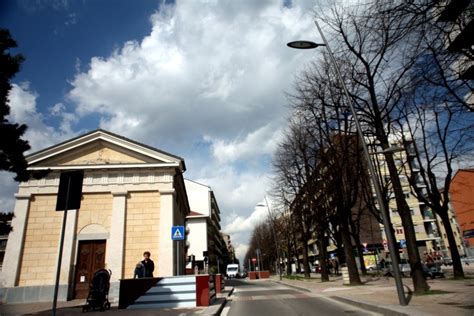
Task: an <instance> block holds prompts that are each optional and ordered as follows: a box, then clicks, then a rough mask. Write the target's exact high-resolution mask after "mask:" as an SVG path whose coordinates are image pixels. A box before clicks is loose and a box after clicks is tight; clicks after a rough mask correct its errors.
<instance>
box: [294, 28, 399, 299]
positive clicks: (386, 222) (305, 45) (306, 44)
mask: <svg viewBox="0 0 474 316" xmlns="http://www.w3.org/2000/svg"><path fill="white" fill-rule="evenodd" d="M314 24H315V25H316V28H317V29H318V32H319V34H320V35H321V38H322V39H323V42H324V44H318V43H314V42H311V41H294V42H290V43H288V44H287V45H288V47H291V48H297V49H312V48H316V47H319V46H326V49H327V51H328V54H329V57H330V59H331V63H332V66H333V68H334V72H335V73H336V77H337V79H338V80H339V82H340V84H341V86H342V89H343V90H344V94H345V96H346V98H347V100H348V103H349V108H350V110H351V112H352V116H353V117H354V122H355V125H356V128H357V133H358V134H359V137H360V141H361V145H362V149H363V151H364V156H365V159H366V160H367V165H368V167H369V172H370V178H371V180H372V182H373V186H374V188H375V194H376V196H377V202H378V204H379V207H380V212H381V215H382V220H383V226H384V229H385V235H386V236H387V239H388V246H389V250H390V258H391V260H392V265H393V274H394V278H395V283H396V286H397V292H398V300H399V302H400V305H402V306H405V305H407V301H406V297H405V293H404V290H403V283H402V278H401V274H400V270H399V266H398V257H397V256H396V251H398V250H397V249H396V248H395V240H394V239H393V236H392V234H390V232H389V229H390V228H389V227H390V215H389V214H388V212H387V209H386V208H385V204H384V200H383V196H382V190H381V188H380V183H379V182H378V179H377V178H376V176H375V175H376V173H375V168H374V165H373V164H372V160H371V159H370V155H369V150H368V148H367V144H366V142H365V138H364V134H363V132H362V128H361V126H360V122H359V118H358V117H357V112H356V111H355V109H354V106H353V105H352V98H351V96H350V95H349V92H348V90H347V87H346V84H345V83H344V80H343V79H342V76H341V73H340V71H339V66H338V64H337V62H336V59H335V58H334V55H333V53H332V51H331V48H330V47H329V44H328V42H327V41H326V37H324V34H323V31H322V30H321V28H320V26H319V24H318V21H317V20H316V19H315V20H314Z"/></svg>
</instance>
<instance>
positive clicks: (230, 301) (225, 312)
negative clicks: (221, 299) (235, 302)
mask: <svg viewBox="0 0 474 316" xmlns="http://www.w3.org/2000/svg"><path fill="white" fill-rule="evenodd" d="M231 305H232V300H228V301H227V303H226V304H225V306H224V308H223V309H222V312H221V315H222V316H227V314H228V313H229V310H230V306H231Z"/></svg>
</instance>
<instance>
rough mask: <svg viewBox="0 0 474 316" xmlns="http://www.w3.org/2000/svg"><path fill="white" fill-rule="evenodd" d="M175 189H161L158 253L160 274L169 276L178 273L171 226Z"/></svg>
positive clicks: (160, 275)
mask: <svg viewBox="0 0 474 316" xmlns="http://www.w3.org/2000/svg"><path fill="white" fill-rule="evenodd" d="M174 197H175V190H174V189H168V190H160V199H161V200H160V242H159V245H160V248H159V253H158V275H157V276H159V277H168V276H173V275H176V267H175V257H176V252H175V251H174V247H173V246H174V245H173V241H172V240H171V227H172V226H173V223H174V221H173V214H174V206H175V203H174Z"/></svg>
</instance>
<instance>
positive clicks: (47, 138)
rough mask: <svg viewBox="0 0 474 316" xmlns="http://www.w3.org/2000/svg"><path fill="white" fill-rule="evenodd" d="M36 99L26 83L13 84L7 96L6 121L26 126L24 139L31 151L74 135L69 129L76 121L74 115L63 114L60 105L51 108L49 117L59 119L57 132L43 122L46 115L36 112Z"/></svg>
mask: <svg viewBox="0 0 474 316" xmlns="http://www.w3.org/2000/svg"><path fill="white" fill-rule="evenodd" d="M38 97H39V95H38V93H36V92H35V91H32V90H31V89H30V84H29V83H27V82H25V83H21V84H20V85H17V84H13V85H12V89H11V90H10V93H9V95H8V99H9V102H8V104H9V105H10V109H11V111H10V115H9V117H8V119H9V120H10V121H11V122H13V123H18V124H26V125H27V126H28V129H27V130H26V132H25V135H24V139H26V140H28V142H29V144H30V146H31V151H37V150H39V149H42V148H45V147H48V146H50V145H52V144H55V143H58V142H60V141H63V140H64V139H66V138H69V137H73V136H74V135H75V132H73V131H72V128H71V127H70V124H71V122H73V121H75V120H76V118H75V117H74V115H72V113H67V112H65V111H64V110H65V108H64V105H62V104H61V103H58V104H55V105H54V106H52V107H51V108H50V110H49V111H50V113H51V115H53V116H57V117H58V118H59V119H60V130H59V131H58V130H56V129H55V128H54V127H52V126H49V125H47V124H46V123H45V122H44V120H45V115H47V114H42V113H39V112H38V111H37V108H36V99H37V98H38Z"/></svg>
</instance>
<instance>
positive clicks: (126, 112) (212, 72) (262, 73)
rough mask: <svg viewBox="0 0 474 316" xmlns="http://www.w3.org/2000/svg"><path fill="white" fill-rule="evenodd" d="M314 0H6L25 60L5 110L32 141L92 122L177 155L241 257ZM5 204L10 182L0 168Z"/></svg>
mask: <svg viewBox="0 0 474 316" xmlns="http://www.w3.org/2000/svg"><path fill="white" fill-rule="evenodd" d="M312 6H313V1H294V2H292V3H291V2H289V1H278V0H276V1H230V0H229V1H214V0H208V1H178V2H177V3H176V4H174V3H163V2H161V1H151V0H146V1H145V0H143V1H125V0H120V1H117V0H114V1H105V0H104V1H98V0H96V1H92V0H83V1H68V0H49V1H46V0H37V1H33V0H31V1H26V0H24V1H10V0H7V1H2V2H0V21H1V22H0V27H5V28H8V29H9V30H10V32H11V34H12V37H13V38H14V39H15V40H16V41H17V43H18V48H17V49H15V50H14V51H13V52H19V53H21V54H23V55H24V57H25V58H26V61H25V62H24V63H23V65H22V68H21V71H20V72H19V73H18V75H17V76H16V77H15V78H14V80H13V82H14V87H13V89H12V91H11V93H10V105H11V108H12V113H11V119H12V120H13V121H16V122H19V123H26V124H27V125H28V126H29V129H28V131H27V134H26V137H27V139H28V140H29V141H30V145H31V146H32V147H33V149H32V151H36V150H39V149H42V148H44V147H46V146H50V145H52V144H55V143H58V142H60V141H64V140H66V139H68V138H71V137H75V136H77V135H80V134H82V133H85V132H88V131H90V130H93V129H96V128H103V129H106V130H110V131H111V132H114V133H117V134H121V135H123V136H126V137H129V138H131V139H135V140H137V141H140V142H143V143H146V144H149V145H151V146H155V147H157V148H160V149H162V150H165V151H168V152H170V153H172V154H175V155H179V156H181V157H184V159H185V161H186V165H187V168H188V170H187V172H186V173H185V177H186V178H189V179H192V180H195V181H198V182H201V183H204V184H207V185H210V186H211V187H212V189H213V190H214V192H215V195H216V198H217V200H218V203H219V206H220V209H221V212H222V227H223V230H224V231H226V232H227V233H230V234H231V236H232V239H233V241H234V243H235V245H236V246H237V250H238V254H239V255H240V256H242V255H243V254H244V253H245V250H246V244H247V242H248V237H249V233H250V231H251V229H252V227H253V225H254V224H256V223H257V222H258V221H259V220H261V219H262V218H263V217H265V216H266V209H264V211H262V210H261V209H259V208H255V205H257V204H258V203H259V202H261V201H262V200H263V198H264V196H265V193H266V192H267V191H268V190H269V189H270V176H271V168H270V161H271V156H272V154H273V152H274V150H275V149H276V146H277V144H278V141H279V140H280V139H281V136H282V131H283V128H284V127H285V118H286V117H287V115H288V111H289V110H288V107H287V104H288V102H287V99H286V96H285V93H287V92H291V89H292V83H293V79H294V76H295V75H296V74H297V72H298V70H300V69H302V68H303V67H305V65H307V63H308V62H309V61H310V60H311V59H313V58H315V57H317V56H316V55H317V54H318V52H317V51H312V52H301V51H295V50H291V49H289V48H287V47H286V45H285V44H286V43H287V42H289V41H291V40H295V39H301V38H306V39H314V40H317V38H316V30H315V29H314V26H313V24H312V15H311V10H312ZM0 185H1V186H2V188H3V189H2V191H1V193H0V203H1V205H2V207H3V208H4V209H2V210H3V211H11V210H12V209H13V205H14V198H13V194H14V193H15V192H16V190H17V186H16V184H15V183H14V182H13V181H12V176H11V175H9V174H6V173H0Z"/></svg>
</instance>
